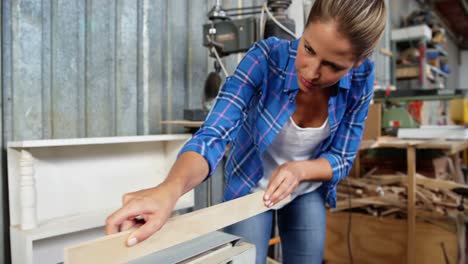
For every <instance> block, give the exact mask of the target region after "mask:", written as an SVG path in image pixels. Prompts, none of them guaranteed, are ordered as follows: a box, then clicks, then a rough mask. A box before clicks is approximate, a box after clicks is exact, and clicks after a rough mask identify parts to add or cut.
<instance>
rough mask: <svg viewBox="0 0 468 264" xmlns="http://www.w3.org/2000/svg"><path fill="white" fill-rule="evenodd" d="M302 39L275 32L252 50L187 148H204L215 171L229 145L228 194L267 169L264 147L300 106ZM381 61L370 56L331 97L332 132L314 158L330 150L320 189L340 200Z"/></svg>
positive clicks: (240, 191) (243, 190) (244, 190)
mask: <svg viewBox="0 0 468 264" xmlns="http://www.w3.org/2000/svg"><path fill="white" fill-rule="evenodd" d="M298 43H299V40H295V41H292V42H291V41H286V40H280V39H278V38H268V39H266V40H263V41H260V42H258V43H256V44H255V45H254V46H252V48H251V49H250V50H249V51H248V52H247V53H246V55H245V56H244V58H243V59H242V61H241V62H240V64H239V65H238V67H237V69H236V70H235V72H234V74H233V75H232V76H230V77H228V78H227V79H226V82H225V84H224V85H223V87H222V88H221V90H220V92H219V94H218V97H217V100H216V102H215V104H214V105H213V107H212V109H211V111H210V113H209V114H208V116H207V118H206V120H205V122H204V123H203V125H202V126H201V128H200V129H199V130H198V131H197V132H196V133H195V134H194V135H193V137H192V138H191V139H190V140H189V141H188V142H187V143H186V144H185V145H184V147H183V148H182V150H181V152H180V153H179V154H182V153H183V152H186V151H195V152H198V153H200V154H201V155H202V156H203V157H205V159H206V160H207V162H208V164H209V169H210V172H209V175H210V176H211V175H212V174H213V173H214V171H215V168H216V166H217V165H218V163H219V161H220V160H221V158H222V157H223V155H224V152H225V149H226V145H227V144H229V145H230V151H229V155H228V157H227V160H226V167H225V177H226V187H225V190H224V199H225V200H231V199H234V198H237V197H240V196H243V195H245V194H248V193H249V191H250V190H251V189H252V187H254V186H256V184H257V183H258V181H259V180H260V179H261V178H262V177H263V164H262V159H261V154H262V152H263V151H265V150H266V148H267V147H268V145H270V143H271V142H272V141H273V139H274V138H275V136H276V135H277V134H278V132H279V131H280V130H281V128H282V126H283V125H284V124H285V122H286V121H287V120H288V119H289V117H290V116H291V115H292V114H293V113H294V111H295V110H296V101H295V98H296V95H297V93H298V91H299V86H298V83H297V79H296V68H295V60H296V53H297V47H298ZM373 82H374V66H373V63H372V62H370V60H365V61H364V62H363V63H362V65H361V66H360V67H359V68H355V69H352V70H351V71H349V72H348V73H347V75H346V76H344V77H343V78H342V79H341V80H340V81H339V83H338V84H337V86H335V87H336V88H335V89H334V91H333V93H332V95H331V96H330V99H329V102H328V119H329V123H330V133H331V134H330V137H329V138H327V139H326V140H324V141H323V142H322V143H321V144H320V145H319V147H318V150H319V151H317V152H316V153H317V154H316V155H314V156H312V157H310V158H311V159H316V158H320V157H322V158H325V159H326V160H327V161H328V162H330V165H331V167H332V169H333V176H332V179H331V180H330V181H327V182H324V183H323V184H322V185H321V187H320V188H319V189H318V191H320V192H321V194H322V195H323V196H324V198H325V199H326V201H327V202H328V204H329V205H330V206H331V207H335V206H336V185H337V184H338V182H339V181H340V180H341V179H343V178H344V177H346V176H347V175H348V173H349V170H350V169H351V167H352V165H353V162H354V158H355V156H356V153H357V151H358V149H359V144H360V142H361V138H362V133H363V129H364V121H365V119H366V117H367V111H368V106H369V102H370V101H371V98H372V95H373Z"/></svg>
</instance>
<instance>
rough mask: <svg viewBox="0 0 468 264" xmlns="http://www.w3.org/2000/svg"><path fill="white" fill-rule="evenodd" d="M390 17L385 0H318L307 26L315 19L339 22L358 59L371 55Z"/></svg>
mask: <svg viewBox="0 0 468 264" xmlns="http://www.w3.org/2000/svg"><path fill="white" fill-rule="evenodd" d="M386 20H387V12H386V8H385V2H384V0H316V1H315V3H314V5H313V6H312V9H311V10H310V14H309V17H308V19H307V24H306V27H307V26H308V25H309V24H310V23H312V22H317V21H319V22H330V21H333V22H336V23H337V28H338V31H339V32H340V33H341V34H343V35H344V36H346V37H347V38H348V39H349V41H350V42H351V45H352V46H353V49H354V53H355V55H356V59H357V60H361V59H363V58H367V57H369V56H370V55H371V54H372V52H373V50H374V48H375V47H376V46H377V43H378V42H379V40H380V38H381V36H382V34H383V32H384V30H385V23H386Z"/></svg>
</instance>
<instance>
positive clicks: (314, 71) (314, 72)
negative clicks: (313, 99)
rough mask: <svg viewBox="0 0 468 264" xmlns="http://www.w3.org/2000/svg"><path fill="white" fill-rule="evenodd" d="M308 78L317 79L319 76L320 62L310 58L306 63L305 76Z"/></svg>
mask: <svg viewBox="0 0 468 264" xmlns="http://www.w3.org/2000/svg"><path fill="white" fill-rule="evenodd" d="M306 78H307V79H308V80H312V81H313V80H318V79H319V78H320V62H319V61H318V60H315V59H312V60H311V61H310V63H309V64H308V65H307V76H306Z"/></svg>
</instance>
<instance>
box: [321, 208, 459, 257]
mask: <svg viewBox="0 0 468 264" xmlns="http://www.w3.org/2000/svg"><path fill="white" fill-rule="evenodd" d="M351 221H352V222H351V250H352V251H351V252H352V255H353V260H354V263H383V264H385V263H389V264H393V263H406V241H407V229H406V228H407V223H406V221H405V220H395V219H388V218H378V217H373V216H367V215H362V214H356V213H354V214H352V220H351ZM347 228H348V213H327V233H326V239H325V253H324V259H325V261H326V263H330V264H332V263H333V264H334V263H343V264H344V263H350V259H349V255H348V248H347ZM442 242H443V243H444V246H445V249H446V252H447V255H448V258H449V261H450V263H457V255H458V247H457V236H456V234H455V233H453V232H449V231H447V230H446V229H444V228H441V227H439V226H436V225H432V224H428V223H424V222H418V223H417V225H416V246H415V255H416V260H415V262H414V263H416V264H419V263H421V264H422V263H445V261H444V255H443V251H442V247H441V243H442Z"/></svg>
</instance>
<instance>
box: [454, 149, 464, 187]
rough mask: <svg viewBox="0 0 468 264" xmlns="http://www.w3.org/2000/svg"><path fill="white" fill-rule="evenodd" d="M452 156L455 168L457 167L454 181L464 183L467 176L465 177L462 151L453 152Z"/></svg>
mask: <svg viewBox="0 0 468 264" xmlns="http://www.w3.org/2000/svg"><path fill="white" fill-rule="evenodd" d="M451 158H452V161H453V165H454V169H455V175H454V177H455V179H454V181H456V182H458V183H463V184H464V183H465V178H464V177H463V171H462V168H461V159H460V153H455V154H452V155H451Z"/></svg>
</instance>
